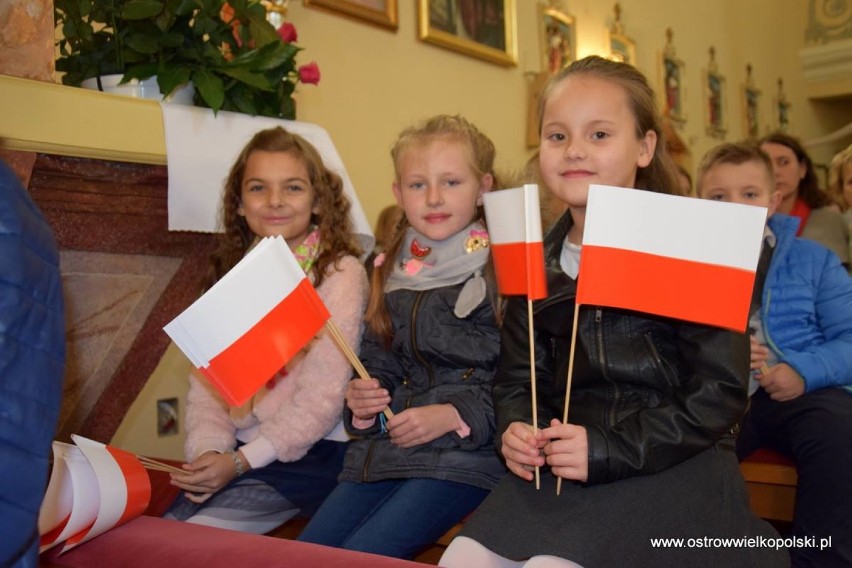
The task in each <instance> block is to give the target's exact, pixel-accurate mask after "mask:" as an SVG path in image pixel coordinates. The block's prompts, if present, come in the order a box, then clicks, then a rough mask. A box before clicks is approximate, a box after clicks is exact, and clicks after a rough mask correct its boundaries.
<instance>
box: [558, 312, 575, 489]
mask: <svg viewBox="0 0 852 568" xmlns="http://www.w3.org/2000/svg"><path fill="white" fill-rule="evenodd" d="M579 319H580V304H574V326H573V328H572V329H571V351H569V352H568V376H567V377H566V378H565V407H564V409H563V410H562V423H563V424H565V423H566V422H568V403H569V402H570V400H571V379H572V378H573V377H574V350H575V349H576V347H577V321H578V320H579ZM560 493H562V478H561V477H559V478H558V479H557V480H556V496H557V497H558V496H559V494H560Z"/></svg>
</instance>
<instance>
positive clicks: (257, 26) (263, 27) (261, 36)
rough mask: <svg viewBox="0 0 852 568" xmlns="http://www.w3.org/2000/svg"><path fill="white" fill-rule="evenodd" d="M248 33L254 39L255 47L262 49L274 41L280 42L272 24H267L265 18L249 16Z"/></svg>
mask: <svg viewBox="0 0 852 568" xmlns="http://www.w3.org/2000/svg"><path fill="white" fill-rule="evenodd" d="M249 33H250V34H251V36H252V37H253V38H254V41H255V45H256V46H257V47H263V46H264V45H266V44H268V43H272V42H275V41H277V42H279V43H280V42H281V38H279V37H278V32H276V31H275V28H273V27H272V24H270V23H269V22H267V21H266V19H265V18H263V17H257V16H255V15H253V14H252V15H251V16H249Z"/></svg>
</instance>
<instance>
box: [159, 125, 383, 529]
mask: <svg viewBox="0 0 852 568" xmlns="http://www.w3.org/2000/svg"><path fill="white" fill-rule="evenodd" d="M349 207H350V205H349V201H348V199H347V198H346V196H345V195H344V193H343V184H342V182H341V180H340V178H339V177H338V176H337V175H336V174H335V173H333V172H332V171H330V170H329V169H328V168H326V167H325V165H324V164H323V161H322V158H321V157H320V155H319V154H318V152H317V151H316V149H315V148H314V147H313V146H312V145H311V144H309V143H308V142H307V141H305V140H304V139H303V138H301V137H300V136H297V135H295V134H292V133H290V132H288V131H286V130H284V129H283V128H280V127H279V128H272V129H268V130H263V131H260V132H258V133H257V134H256V135H255V136H254V137H253V138H252V139H251V141H250V142H249V143H248V144H247V145H246V147H245V148H244V149H243V151H242V152H241V153H240V155H239V157H238V158H237V160H236V162H235V163H234V165H233V167H232V168H231V171H230V174H229V176H228V179H227V181H226V183H225V192H224V197H223V202H222V218H223V225H224V229H225V232H224V234H223V235H222V236H221V239H220V246H219V249H218V251H217V252H216V253H215V254H214V256H213V258H212V261H211V276H210V284H211V285H212V284H213V283H215V282H216V281H217V280H218V279H219V278H221V277H222V276H223V275H224V274H225V273H227V272H228V270H230V269H231V268H233V266H234V265H235V264H236V263H237V262H238V261H239V260H240V259H241V258H242V257H243V255H245V253H246V252H247V251H248V250H249V248H250V247H251V246H252V244H253V243H254V242H255V241H256V240H257V239H259V238H262V237H271V236H279V235H280V236H282V237H283V238H284V239H285V240H286V241H287V244H288V245H289V247H290V249H291V251H292V252H293V254H294V255H295V256H296V259H297V260H298V261H299V264H300V265H301V266H302V269H303V270H304V271H305V273H306V274H307V275H308V276H309V277H310V279H311V281H312V283H313V284H314V286H315V287H316V289H317V292H318V293H319V295H320V297H321V298H322V300H323V302H324V303H325V305H326V307H327V308H328V310H329V312H330V313H331V314H332V317H333V318H334V321H335V323H336V324H337V325H338V326H339V327H340V329H341V331H342V332H343V335H344V336H345V337H346V339H347V340H348V341H349V342H350V343H351V344H352V345H357V344H358V342H359V341H360V337H361V327H362V318H363V313H364V309H365V306H366V299H367V294H368V286H367V280H366V275H365V272H364V269H363V266H362V264H361V262H360V261H359V259H358V255H359V254H360V250H359V248H358V245H357V244H356V241H355V237H354V234H353V229H352V223H351V221H350V219H349ZM351 376H352V369H351V367H350V365H349V363H348V362H347V360H346V358H345V357H344V356H343V354H342V353H341V352H340V351H339V349H338V348H337V346H336V345H335V344H334V342H333V341H332V340H331V338H330V337H328V336H327V335H326V334H321V335H320V336H319V338H318V340H317V341H315V342H314V343H313V344H312V345H311V346H310V347H309V348H308V349H307V350H306V351H303V352H302V353H301V354H300V355H299V356H297V358H296V359H294V360H293V361H291V362H290V363H289V364H288V365H287V367H286V368H284V369H282V370H281V371H279V372H278V373H277V374H276V375H275V376H274V377H270V381H269V383H268V384H267V385H266V386H265V387H264V388H262V389H261V390H260V391H259V392H258V393H257V394H256V395H255V396H254V397H253V398H252V400H250V401H249V402H248V403H246V404H245V405H244V406H241V407H229V406H228V405H227V404H226V403H225V401H224V400H223V399H222V398H221V397H220V396H219V395H218V394H217V393H216V392H215V391H214V390H213V389H212V388H211V386H210V385H209V383H207V382H206V381H205V380H204V379H202V378H200V377H199V376H196V375H193V376H191V377H190V389H189V395H188V397H187V411H186V414H187V416H186V423H187V439H186V448H185V449H186V458H187V461H188V462H189V463H187V464H186V465H184V466H183V468H184V470H185V473H183V474H173V475H172V483H173V484H174V485H176V486H178V487H180V488H181V489H182V490H184V492H185V493H184V494H183V496H181V497H180V498H179V499H178V500H177V501H176V502H175V504H174V505H173V506H172V508H171V510H170V512H169V513H168V514H167V515H166V516H167V517H170V518H176V519H179V520H185V521H188V522H193V523H198V524H206V525H212V526H218V527H223V528H229V529H234V530H239V531H243V532H252V533H259V534H260V533H266V532H268V531H270V530H272V529H274V528H276V527H277V526H279V525H280V524H282V523H284V522H286V521H287V520H289V519H290V518H292V517H293V516H295V515H297V514H301V515H303V516H305V515H308V516H309V515H310V514H312V512H313V511H314V510H315V509H316V508H317V507H318V506H319V504H320V503H321V502H322V500H323V499H324V498H325V496H326V495H327V494H328V493H329V492H330V491H331V490H332V489H333V488H334V486H335V484H336V479H337V475H338V474H339V472H340V468H341V466H342V463H343V456H344V454H345V449H346V444H345V442H346V440H347V437H346V435H345V432H344V431H343V429H342V426H341V424H340V415H341V411H342V408H343V397H344V391H345V389H346V385H347V383H348V380H349V378H350V377H351Z"/></svg>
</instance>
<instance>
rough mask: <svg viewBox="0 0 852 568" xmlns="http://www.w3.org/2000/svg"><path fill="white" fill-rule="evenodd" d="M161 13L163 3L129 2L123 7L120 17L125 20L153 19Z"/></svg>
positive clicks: (143, 0) (153, 0) (141, 0)
mask: <svg viewBox="0 0 852 568" xmlns="http://www.w3.org/2000/svg"><path fill="white" fill-rule="evenodd" d="M162 11H163V3H162V2H159V1H157V0H130V2H128V3H127V4H125V5H124V9H123V10H122V11H121V17H122V18H124V19H126V20H144V19H146V18H153V17H154V16H156V15H157V14H159V13H160V12H162Z"/></svg>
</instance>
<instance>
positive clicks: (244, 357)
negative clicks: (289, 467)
mask: <svg viewBox="0 0 852 568" xmlns="http://www.w3.org/2000/svg"><path fill="white" fill-rule="evenodd" d="M329 317H330V314H329V313H328V310H327V309H326V307H325V305H324V304H323V302H322V300H321V299H320V297H319V295H318V294H317V292H316V290H315V289H314V287H313V286H312V285H311V283H310V281H308V279H307V276H305V273H304V272H303V271H302V269H301V267H300V266H299V264H298V262H297V261H296V259H295V258H294V257H293V254H292V253H291V252H290V249H289V248H288V247H287V243H286V242H285V241H284V239H282V238H281V237H275V238H267V239H263V241H261V242H260V243H259V244H258V245H257V246H256V247H255V248H254V249H253V250H252V251H251V252H250V253H249V254H248V255H246V257H245V258H244V259H243V260H242V261H240V263H238V264H237V265H236V266H235V267H234V268H233V269H232V270H231V271H230V272H228V274H226V275H225V276H224V277H223V278H222V279H221V280H220V281H219V282H217V283H216V285H214V286H213V287H212V288H211V289H210V290H208V291H207V293H205V294H204V295H203V296H202V297H201V298H199V299H198V300H197V301H196V302H195V303H194V304H192V305H191V306H190V307H189V308H187V309H186V310H185V311H184V312H183V313H182V314H181V315H179V316H178V317H177V318H175V319H174V320H173V321H172V322H171V323H169V324H168V325H167V326H166V327H165V328H164V329H165V330H166V333H168V334H169V336H170V337H171V338H172V340H173V341H174V342H175V344H177V345H178V347H180V348H181V350H182V351H183V352H184V353H185V354H186V355H187V357H189V359H190V360H191V361H192V362H193V364H194V365H195V366H196V367H197V368H198V369H199V371H201V373H202V374H203V375H204V376H205V377H207V378H208V380H209V381H210V382H211V383H212V384H213V385H214V386H215V387H216V389H217V390H218V391H219V393H220V394H221V395H222V396H223V397H224V398H225V400H226V401H227V402H228V403H229V404H231V405H234V406H239V405H242V404H244V403H245V402H246V401H247V400H249V399H250V398H251V397H252V396H253V395H254V394H255V393H256V392H257V391H258V390H259V389H260V388H261V387H262V386H263V385H264V384H266V382H267V381H269V379H271V378H272V377H273V376H274V375H275V373H276V372H277V371H279V370H280V369H281V368H282V367H283V366H284V365H286V364H287V362H288V361H289V360H290V359H292V358H293V357H294V356H295V355H296V354H297V353H298V352H299V351H300V350H301V349H303V348H304V347H305V345H307V344H308V343H309V342H310V341H311V340H312V339H313V338H314V337H315V336H316V335H317V333H318V332H319V331H320V330H321V329H322V327H323V325H325V322H326V321H327V320H328V318H329Z"/></svg>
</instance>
